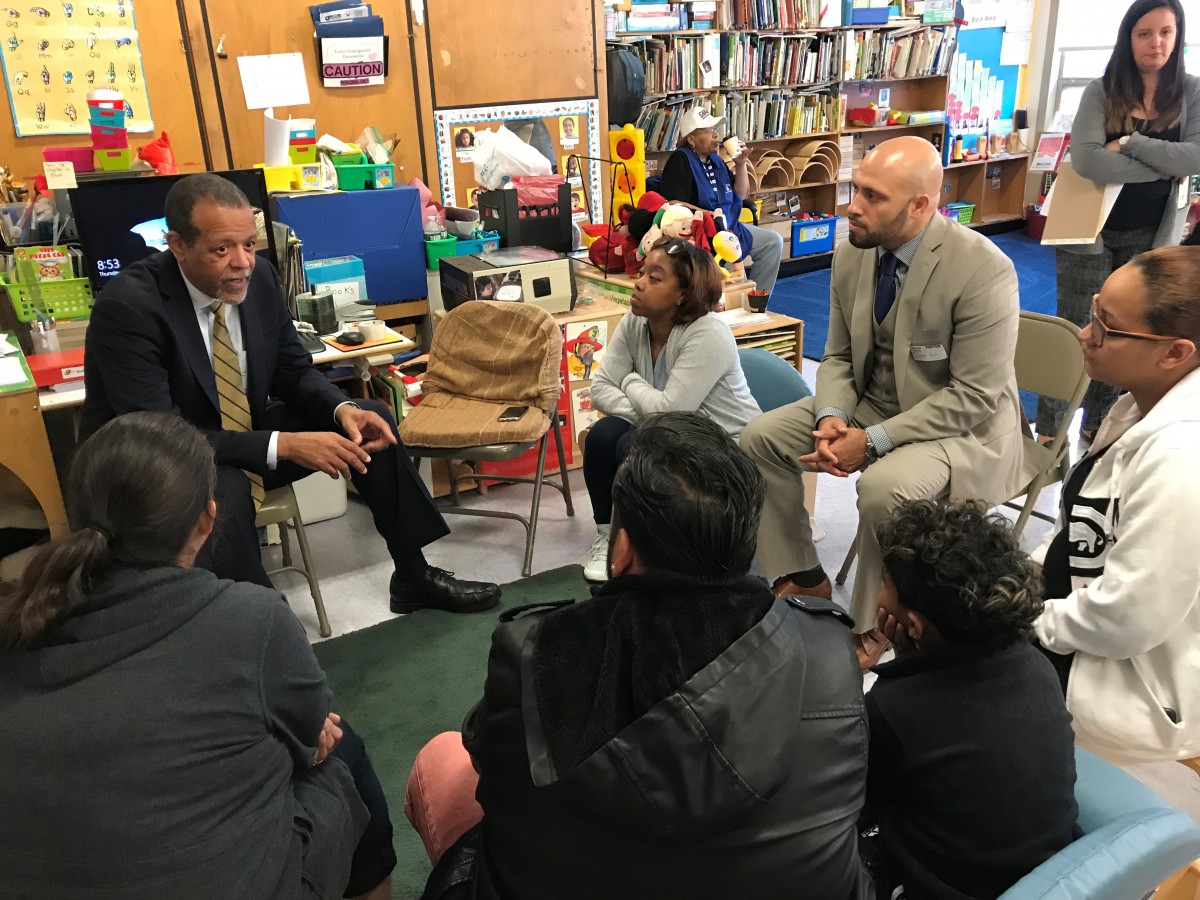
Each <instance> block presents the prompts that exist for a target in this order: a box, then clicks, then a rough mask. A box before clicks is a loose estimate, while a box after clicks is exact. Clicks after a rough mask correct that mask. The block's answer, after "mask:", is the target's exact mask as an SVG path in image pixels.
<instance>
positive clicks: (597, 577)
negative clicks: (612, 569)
mask: <svg viewBox="0 0 1200 900" xmlns="http://www.w3.org/2000/svg"><path fill="white" fill-rule="evenodd" d="M583 577H584V578H585V579H587V580H588V581H608V535H607V534H598V535H596V542H595V543H594V544H592V549H591V550H589V551H588V555H587V559H586V560H584V563H583Z"/></svg>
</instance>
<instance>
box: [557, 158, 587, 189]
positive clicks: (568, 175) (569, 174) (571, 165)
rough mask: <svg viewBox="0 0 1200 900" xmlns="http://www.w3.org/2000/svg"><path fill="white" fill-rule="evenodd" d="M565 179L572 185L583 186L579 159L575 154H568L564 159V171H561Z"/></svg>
mask: <svg viewBox="0 0 1200 900" xmlns="http://www.w3.org/2000/svg"><path fill="white" fill-rule="evenodd" d="M560 171H561V172H562V174H563V177H564V178H565V179H567V181H569V182H571V184H582V183H583V178H582V176H581V175H580V174H579V157H578V156H575V155H574V154H568V155H567V156H564V157H563V158H562V169H561V170H560Z"/></svg>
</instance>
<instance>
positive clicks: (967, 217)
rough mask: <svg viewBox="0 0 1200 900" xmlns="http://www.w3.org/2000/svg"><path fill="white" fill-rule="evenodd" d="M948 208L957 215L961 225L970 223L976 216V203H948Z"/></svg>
mask: <svg viewBox="0 0 1200 900" xmlns="http://www.w3.org/2000/svg"><path fill="white" fill-rule="evenodd" d="M946 209H948V210H949V211H950V212H951V213H953V214H954V215H955V217H957V219H958V222H959V224H960V225H970V224H971V220H972V219H973V218H975V204H974V203H961V202H958V203H947V204H946Z"/></svg>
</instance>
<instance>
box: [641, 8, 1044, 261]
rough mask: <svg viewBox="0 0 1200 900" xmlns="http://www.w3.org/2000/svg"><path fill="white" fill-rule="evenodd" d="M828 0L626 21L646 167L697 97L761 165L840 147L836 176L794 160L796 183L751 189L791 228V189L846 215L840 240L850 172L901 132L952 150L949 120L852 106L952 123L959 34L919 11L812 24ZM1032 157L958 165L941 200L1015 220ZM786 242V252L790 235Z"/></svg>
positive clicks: (672, 12) (654, 163)
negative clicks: (804, 173) (883, 120)
mask: <svg viewBox="0 0 1200 900" xmlns="http://www.w3.org/2000/svg"><path fill="white" fill-rule="evenodd" d="M824 6H827V0H820V2H816V0H687V2H674V3H669V4H668V3H637V2H635V3H634V4H633V5H632V6H631V7H630V10H629V11H628V12H627V13H625V14H623V18H620V19H619V20H618V30H617V42H619V43H621V44H623V45H625V46H627V47H630V48H631V49H633V50H634V52H636V53H637V54H638V55H639V56H640V57H641V58H642V60H643V63H644V64H645V66H646V102H645V104H644V105H643V107H642V113H641V115H640V116H639V119H638V122H637V125H638V127H640V128H642V129H643V130H644V131H645V133H646V157H647V160H646V162H647V166H646V169H647V174H648V175H655V174H657V173H659V172H660V171H661V169H662V165H663V164H664V163H665V161H666V158H667V157H668V156H669V155H670V153H671V152H673V150H674V149H675V146H676V143H677V132H678V122H679V119H680V117H681V116H682V115H683V113H684V112H685V111H686V110H687V109H689V108H691V107H692V106H693V105H696V104H702V105H706V106H708V107H709V108H710V109H712V110H713V113H714V115H719V116H725V117H726V119H727V122H728V124H727V126H726V129H727V131H728V132H729V133H731V134H737V135H738V136H739V137H741V138H743V140H746V141H748V142H749V143H750V144H751V145H752V146H753V151H752V157H751V162H752V163H754V164H756V165H757V164H758V163H759V162H760V161H762V160H763V159H764V157H765V158H766V159H767V162H768V164H769V160H770V159H771V158H772V157H775V156H778V155H780V154H784V155H786V154H787V153H789V152H793V153H794V152H797V148H798V147H801V146H803V145H804V144H806V143H807V142H810V141H829V142H833V144H834V145H836V147H837V151H838V153H839V154H840V157H841V160H840V161H841V166H840V168H839V169H838V172H837V174H836V177H835V178H833V179H830V178H826V177H821V178H808V179H804V178H801V176H800V174H799V172H800V169H799V167H798V166H797V167H796V172H797V174H796V181H795V182H793V183H788V184H781V183H779V175H778V170H777V171H776V172H775V173H774V175H773V176H772V183H770V184H761V185H760V184H755V185H752V187H753V188H754V190H753V191H752V196H751V198H750V199H754V200H756V201H759V202H760V203H761V207H760V211H761V214H762V216H763V218H764V224H771V225H772V227H774V228H776V230H780V231H781V232H782V231H783V230H785V228H786V226H787V225H789V224H790V223H789V222H787V221H786V220H782V219H780V218H775V217H774V215H773V214H779V215H786V212H787V208H788V206H789V205H791V204H793V203H794V199H793V198H795V200H798V201H799V204H800V208H802V209H804V210H819V211H824V212H827V213H831V214H837V215H839V216H841V217H842V219H841V221H840V222H839V226H840V227H839V229H838V234H837V239H838V240H841V239H842V238H844V237H845V233H846V232H845V225H846V223H845V213H846V209H847V206H848V204H849V199H850V193H849V192H850V184H849V181H850V177H851V173H852V171H853V168H854V167H855V166H856V165H857V163H858V161H859V160H861V159H862V157H863V155H864V154H865V153H866V152H868V151H869V150H871V149H872V148H874V147H875V146H876V145H877V144H879V143H881V142H882V141H885V140H888V139H889V138H893V137H898V136H900V135H904V134H915V135H921V136H923V137H926V138H927V139H929V140H930V141H931V142H932V143H933V144H934V145H935V146H937V147H938V148H939V150H940V149H942V147H943V146H944V144H945V142H946V141H947V126H946V123H945V122H944V121H936V122H921V123H916V124H891V125H889V124H872V125H861V124H851V123H849V122H848V120H847V114H848V112H849V111H851V110H857V109H860V108H863V107H870V106H871V105H874V106H875V107H876V108H877V109H879V110H881V111H883V112H881V113H880V115H881V116H882V115H885V114H886V110H887V109H894V110H903V111H905V112H926V113H935V114H939V118H945V114H946V110H947V107H948V93H949V91H950V87H951V81H952V77H951V76H952V71H951V70H952V65H953V62H954V59H955V51H956V48H957V30H956V29H955V28H954V27H953V26H950V25H925V24H921V23H919V22H917V21H915V20H912V19H905V20H899V21H897V20H892V22H890V23H888V24H887V25H871V26H863V25H859V26H839V27H831V28H830V27H826V28H817V27H813V24H812V23H814V22H816V21H818V17H819V16H820V12H821V8H822V7H824ZM618 15H621V14H618ZM653 22H657V23H658V27H652V26H650V25H649V24H648V23H653ZM1028 164H1029V158H1028V154H1007V153H1005V154H1001V155H998V156H993V157H991V158H990V159H980V160H974V161H969V162H963V163H952V164H950V165H948V166H946V168H945V173H946V177H945V179H944V182H943V192H942V197H941V202H942V203H943V204H944V203H946V202H951V201H962V202H967V203H972V204H974V205H975V212H974V216H973V218H972V221H971V223H970V224H971V225H972V227H979V226H989V225H996V224H999V223H1002V222H1010V221H1016V220H1019V219H1021V218H1022V216H1023V209H1024V208H1023V201H1024V197H1023V189H1024V183H1025V175H1026V170H1027V168H1028ZM781 207H782V208H781ZM785 244H786V246H785V256H784V258H785V259H788V258H789V257H788V256H787V253H788V251H789V249H790V245H791V242H790V240H787V241H785ZM829 255H830V254H816V255H814V258H815V257H828V256H829Z"/></svg>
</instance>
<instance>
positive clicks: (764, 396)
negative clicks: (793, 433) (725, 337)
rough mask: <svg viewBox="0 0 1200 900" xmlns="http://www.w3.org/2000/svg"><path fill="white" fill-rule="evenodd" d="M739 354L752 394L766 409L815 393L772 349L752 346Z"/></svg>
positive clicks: (789, 364) (767, 410) (760, 406)
mask: <svg viewBox="0 0 1200 900" xmlns="http://www.w3.org/2000/svg"><path fill="white" fill-rule="evenodd" d="M738 356H740V357H741V359H742V371H743V372H744V373H746V384H747V385H748V386H749V388H750V393H751V394H752V395H753V396H754V401H755V402H756V403H757V404H758V408H759V409H761V410H762V411H763V412H770V411H771V410H773V409H778V408H779V407H781V406H787V404H789V403H795V402H796V401H797V400H799V399H801V398H802V397H808V396H810V395H811V394H812V391H810V390H809V389H808V384H807V383H805V381H804V377H803V376H802V375H801V374H800V373H799V372H798V371H796V369H795V367H794V366H793V365H792V364H791V363H789V362H788V361H787V360H786V359H783V358H781V357H778V356H776V355H775V354H774V353H772V352H771V351H770V350H764V349H763V348H762V347H750V348H748V349H742V350H738Z"/></svg>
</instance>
